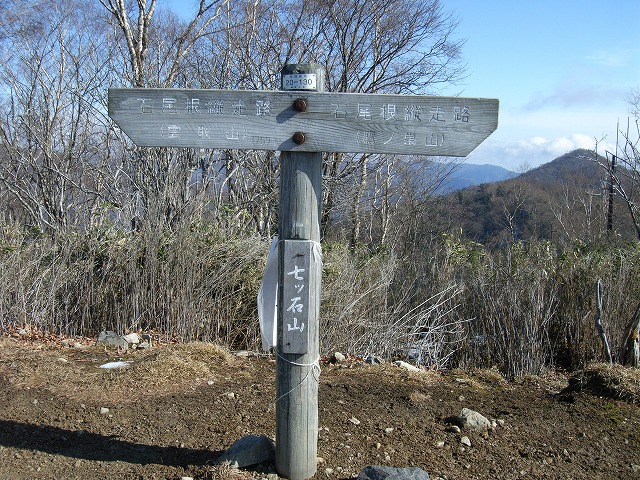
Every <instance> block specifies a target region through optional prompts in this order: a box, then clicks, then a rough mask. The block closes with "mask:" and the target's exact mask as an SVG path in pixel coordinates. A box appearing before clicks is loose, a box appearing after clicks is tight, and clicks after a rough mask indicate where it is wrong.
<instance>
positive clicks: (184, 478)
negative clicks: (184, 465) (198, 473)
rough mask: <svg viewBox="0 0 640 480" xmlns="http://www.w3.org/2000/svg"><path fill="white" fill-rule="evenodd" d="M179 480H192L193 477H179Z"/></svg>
mask: <svg viewBox="0 0 640 480" xmlns="http://www.w3.org/2000/svg"><path fill="white" fill-rule="evenodd" d="M180 480H193V477H180Z"/></svg>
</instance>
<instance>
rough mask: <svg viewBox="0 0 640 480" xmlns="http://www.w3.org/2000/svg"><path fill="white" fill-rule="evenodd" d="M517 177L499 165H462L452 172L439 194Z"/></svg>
mask: <svg viewBox="0 0 640 480" xmlns="http://www.w3.org/2000/svg"><path fill="white" fill-rule="evenodd" d="M517 176H518V174H517V173H516V172H512V171H511V170H507V169H506V168H503V167H499V166H497V165H489V164H483V165H475V164H471V163H461V164H460V165H458V166H456V167H455V169H454V170H453V171H452V172H451V174H450V175H449V177H448V178H447V180H446V181H445V182H444V183H443V184H442V186H441V187H440V188H439V190H438V193H439V194H445V195H446V194H447V193H452V192H455V191H457V190H462V189H463V188H467V187H473V186H475V185H481V184H483V183H493V182H500V181H503V180H509V179H511V178H515V177H517Z"/></svg>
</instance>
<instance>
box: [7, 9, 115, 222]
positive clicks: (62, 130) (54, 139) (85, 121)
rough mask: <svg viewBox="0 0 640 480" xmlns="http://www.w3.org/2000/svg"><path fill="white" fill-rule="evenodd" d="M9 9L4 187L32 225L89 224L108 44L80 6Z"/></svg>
mask: <svg viewBox="0 0 640 480" xmlns="http://www.w3.org/2000/svg"><path fill="white" fill-rule="evenodd" d="M12 7H13V8H12V9H10V10H8V11H7V12H6V16H5V18H4V19H3V21H2V22H0V29H1V32H2V39H1V42H2V49H3V55H4V59H5V61H4V62H3V64H2V67H0V83H1V84H2V91H3V95H2V118H0V137H1V138H0V141H1V146H2V156H3V161H2V162H0V182H1V183H2V185H3V187H4V189H6V191H8V192H10V196H11V201H12V202H13V205H14V206H15V207H16V208H17V210H16V214H17V215H18V216H19V217H20V219H22V220H24V221H26V222H27V223H29V224H31V225H35V226H39V227H41V228H43V229H49V230H58V229H60V228H66V227H67V226H68V225H69V224H70V223H74V224H81V225H86V224H87V223H88V222H89V220H88V218H87V214H86V212H87V211H90V209H91V207H92V205H93V204H95V202H96V201H97V200H98V199H99V198H100V197H102V196H103V193H104V192H103V191H102V189H101V183H102V182H101V176H102V173H103V172H102V170H101V165H102V159H103V157H102V155H101V153H100V148H99V147H98V145H97V144H96V138H97V137H100V135H101V134H102V133H104V131H101V130H100V125H101V123H102V119H101V118H100V117H101V113H100V106H99V98H98V97H97V96H96V95H95V92H96V90H97V89H99V88H100V87H102V86H103V81H104V79H105V77H106V68H105V61H104V57H103V56H102V54H103V53H104V50H105V41H104V38H103V37H101V36H100V35H99V34H97V33H96V30H98V29H97V28H96V22H95V15H96V12H95V11H94V10H92V8H91V6H90V5H89V6H85V5H83V6H82V7H81V6H80V2H77V1H75V0H65V1H62V2H56V3H55V4H51V3H50V2H38V1H31V2H23V3H20V4H17V3H16V4H13V5H12ZM18 212H22V213H18ZM23 215H24V216H23Z"/></svg>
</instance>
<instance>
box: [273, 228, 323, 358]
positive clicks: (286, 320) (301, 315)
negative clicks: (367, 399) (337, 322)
mask: <svg viewBox="0 0 640 480" xmlns="http://www.w3.org/2000/svg"><path fill="white" fill-rule="evenodd" d="M313 250H314V243H313V242H311V241H306V240H284V241H283V242H282V248H281V252H282V258H283V266H284V276H283V278H282V301H283V302H284V303H283V304H282V309H283V312H282V324H281V325H280V328H281V331H280V335H281V336H282V353H297V354H306V353H308V352H309V332H310V331H313V329H312V328H311V329H310V324H309V321H312V322H313V321H316V320H315V317H316V311H317V310H318V307H319V305H318V297H317V296H316V293H317V292H315V291H313V290H315V289H314V288H313V287H314V285H317V282H315V281H313V280H314V279H315V278H317V277H318V273H319V268H318V266H319V265H318V264H319V260H320V259H319V258H315V256H314V252H313Z"/></svg>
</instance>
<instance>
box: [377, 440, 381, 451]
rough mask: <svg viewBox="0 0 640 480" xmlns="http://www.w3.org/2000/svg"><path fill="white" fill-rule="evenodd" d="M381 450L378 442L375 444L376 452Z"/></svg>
mask: <svg viewBox="0 0 640 480" xmlns="http://www.w3.org/2000/svg"><path fill="white" fill-rule="evenodd" d="M380 448H382V444H381V443H380V442H378V443H376V450H380Z"/></svg>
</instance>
